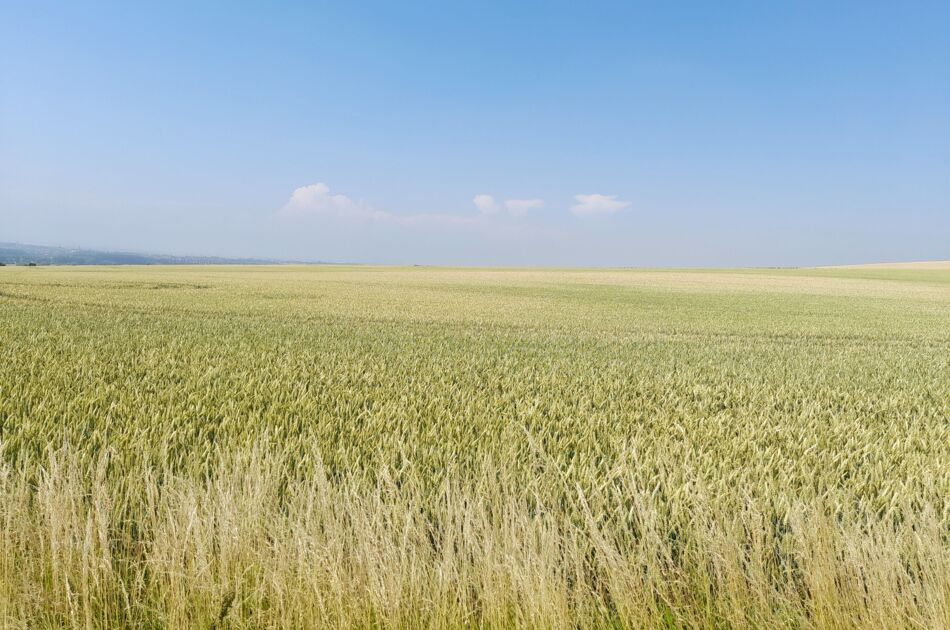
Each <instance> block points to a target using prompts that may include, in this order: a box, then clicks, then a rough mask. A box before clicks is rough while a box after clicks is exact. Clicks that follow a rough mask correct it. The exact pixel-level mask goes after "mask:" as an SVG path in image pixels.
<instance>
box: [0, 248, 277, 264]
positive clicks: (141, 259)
mask: <svg viewBox="0 0 950 630" xmlns="http://www.w3.org/2000/svg"><path fill="white" fill-rule="evenodd" d="M289 262H293V261H286V260H264V259H260V258H222V257H217V256H172V255H169V254H142V253H134V252H113V251H101V250H95V249H82V248H71V247H48V246H45V245H26V244H23V243H0V263H4V264H7V265H29V264H31V263H32V264H36V265H266V264H285V263H289Z"/></svg>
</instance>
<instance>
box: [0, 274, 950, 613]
mask: <svg viewBox="0 0 950 630" xmlns="http://www.w3.org/2000/svg"><path fill="white" fill-rule="evenodd" d="M0 356H2V361H0V624H2V627H3V628H61V627H70V628H121V627H127V628H323V627H326V628H367V627H375V628H419V627H430V628H459V627H478V628H488V627H490V628H507V627H530V628H575V627H611V628H747V627H753V628H842V629H844V628H875V629H881V628H928V629H931V628H936V629H939V628H948V627H950V269H945V268H940V267H939V266H938V267H937V268H930V269H928V268H919V267H918V268H874V267H860V268H853V269H835V268H826V269H811V270H809V269H800V270H765V269H759V270H756V269H748V270H622V269H616V270H577V269H563V270H524V269H510V270H507V269H449V268H395V267H392V268H388V267H362V266H353V267H345V266H312V267H293V266H275V267H256V266H254V267H230V266H221V267H211V266H205V267H202V266H195V267H138V268H136V267H127V268H126V267H111V268H109V267H98V268H96V267H76V268H65V267H64V268H56V267H37V268H24V267H5V268H2V269H0Z"/></svg>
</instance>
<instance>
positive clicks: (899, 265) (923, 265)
mask: <svg viewBox="0 0 950 630" xmlns="http://www.w3.org/2000/svg"><path fill="white" fill-rule="evenodd" d="M816 269H944V270H950V260H921V261H917V262H892V263H864V264H859V265H825V266H823V267H816Z"/></svg>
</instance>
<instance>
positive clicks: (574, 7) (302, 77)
mask: <svg viewBox="0 0 950 630" xmlns="http://www.w3.org/2000/svg"><path fill="white" fill-rule="evenodd" d="M948 24H950V3H946V2H939V3H929V4H928V3H916V2H915V3H896V2H892V3H884V2H853V3H848V2H834V3H828V2H814V3H809V2H789V3H761V2H749V3H738V2H735V3H709V2H696V3H690V2H675V3H674V2H650V3H596V2H569V3H568V2H565V3H556V2H544V3H534V2H524V3H509V2H499V3H487V2H477V3H475V2H472V3H437V2H427V3H411V2H398V3H394V2H380V3H350V2H345V3H344V2H340V3H334V4H324V3H301V4H295V3H246V4H243V3H217V4H215V3H204V2H197V3H193V2H187V3H175V2H165V3H129V2H114V3H111V2H82V3H75V2H63V3H48V2H42V1H31V2H4V3H0V241H21V242H30V243H37V244H54V245H68V246H85V247H100V248H112V249H124V250H136V251H152V252H166V253H183V254H213V255H225V256H258V257H277V258H287V259H306V260H332V261H355V262H380V263H434V264H489V265H509V264H515V265H583V266H600V265H604V266H652V265H677V266H693V265H703V266H705V265H712V266H730V265H817V264H834V263H845V262H870V261H892V260H924V259H947V258H950V37H948V35H947V28H948V26H947V25H948Z"/></svg>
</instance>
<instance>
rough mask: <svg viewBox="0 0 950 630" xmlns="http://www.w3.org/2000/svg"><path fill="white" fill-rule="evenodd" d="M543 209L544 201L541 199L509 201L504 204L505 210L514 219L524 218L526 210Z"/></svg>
mask: <svg viewBox="0 0 950 630" xmlns="http://www.w3.org/2000/svg"><path fill="white" fill-rule="evenodd" d="M543 207H544V200H542V199H509V200H507V201H506V202H505V208H506V209H507V210H508V212H510V213H511V214H512V215H513V216H516V217H520V216H524V215H525V214H527V213H528V210H535V209H537V208H543Z"/></svg>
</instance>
